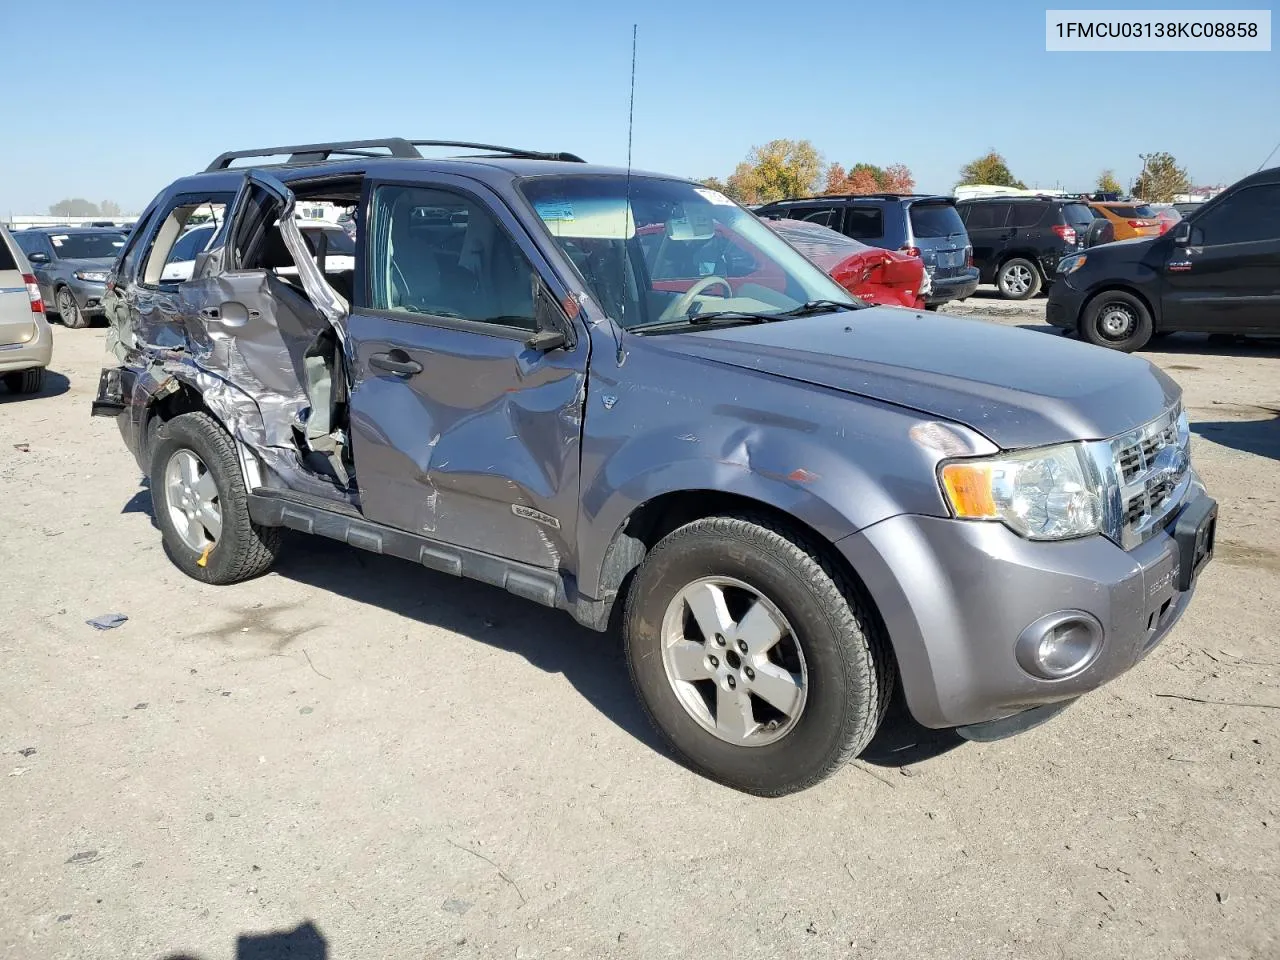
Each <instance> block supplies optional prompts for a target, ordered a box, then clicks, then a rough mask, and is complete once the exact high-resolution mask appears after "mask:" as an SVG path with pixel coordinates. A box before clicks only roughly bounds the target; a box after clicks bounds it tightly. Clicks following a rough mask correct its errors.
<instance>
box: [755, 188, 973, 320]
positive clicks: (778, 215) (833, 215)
mask: <svg viewBox="0 0 1280 960" xmlns="http://www.w3.org/2000/svg"><path fill="white" fill-rule="evenodd" d="M755 214H756V216H758V217H764V218H765V219H767V220H779V219H783V218H785V219H788V220H807V221H809V222H810V223H820V224H822V225H823V226H824V227H830V228H831V229H832V230H838V231H840V232H841V233H843V234H844V235H845V236H847V237H852V238H853V239H854V240H859V241H861V242H862V243H865V244H868V245H869V246H873V247H881V248H883V249H885V250H897V251H898V252H899V253H907V254H910V255H912V256H915V257H919V258H920V259H921V260H923V261H924V267H925V270H927V271H928V273H929V277H930V279H931V280H932V282H933V283H932V285H933V289H932V291H931V292H930V293H929V294H928V295H927V296H926V297H925V303H926V304H927V305H928V306H929V308H930V309H936V308H937V307H938V306H939V305H941V304H943V303H946V302H947V301H948V300H963V299H964V298H965V297H967V296H970V295H971V294H972V293H973V291H975V290H977V289H978V271H977V270H976V269H974V266H973V248H972V246H971V245H970V243H969V237H968V235H967V234H966V233H965V230H964V224H963V223H961V222H960V217H959V216H957V215H956V210H955V200H953V199H952V198H951V197H937V196H925V195H904V194H896V193H883V194H881V193H877V194H871V195H868V196H857V197H850V196H842V197H810V198H808V199H801V200H778V201H776V202H774V203H768V204H765V205H764V206H762V207H757V208H756V209H755Z"/></svg>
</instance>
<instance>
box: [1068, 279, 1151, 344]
mask: <svg viewBox="0 0 1280 960" xmlns="http://www.w3.org/2000/svg"><path fill="white" fill-rule="evenodd" d="M1151 334H1152V323H1151V312H1150V311H1149V310H1147V305H1146V304H1145V303H1143V302H1142V301H1141V300H1139V299H1138V298H1137V297H1135V296H1134V295H1133V294H1131V293H1125V292H1124V291H1123V290H1107V291H1104V292H1103V293H1100V294H1098V296H1096V297H1094V298H1093V299H1092V300H1091V301H1089V305H1088V306H1087V307H1085V311H1084V315H1083V316H1082V317H1081V318H1080V335H1081V336H1083V337H1084V338H1085V339H1086V340H1088V341H1089V342H1090V343H1092V344H1095V345H1097V346H1099V347H1109V348H1111V349H1112V350H1122V351H1124V352H1125V353H1132V352H1133V351H1135V350H1141V349H1142V348H1143V347H1145V346H1146V345H1147V343H1148V341H1150V340H1151Z"/></svg>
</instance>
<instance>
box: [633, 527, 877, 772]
mask: <svg viewBox="0 0 1280 960" xmlns="http://www.w3.org/2000/svg"><path fill="white" fill-rule="evenodd" d="M707 597H710V598H712V599H711V601H710V602H708V601H707ZM716 597H719V598H720V599H719V600H716V599H715V598H716ZM761 598H763V601H764V602H763V603H762V602H761ZM695 608H696V609H697V610H698V611H700V612H697V613H695ZM708 611H715V618H711V617H709V615H708ZM762 611H763V612H762ZM708 622H709V623H710V624H711V626H707V627H704V623H708ZM717 624H723V626H719V625H717ZM624 635H625V644H626V653H627V665H628V667H629V669H630V671H631V678H632V681H633V682H634V684H635V687H636V691H637V693H638V695H639V698H640V702H641V704H642V705H643V706H644V709H645V711H646V712H647V714H648V715H649V719H650V720H651V721H652V722H653V724H654V726H655V727H656V728H657V729H658V732H659V733H660V734H661V735H662V736H663V737H664V738H665V739H666V741H667V742H668V743H669V744H670V745H671V747H672V748H673V749H674V750H675V751H676V753H678V754H679V756H680V757H681V759H682V760H683V761H684V762H685V763H686V764H687V765H688V766H689V767H691V768H692V769H694V770H696V771H697V772H699V773H701V774H703V775H704V776H707V777H709V778H711V779H712V780H716V781H719V782H720V783H723V784H726V785H727V786H730V787H734V788H735V789H738V790H743V791H746V792H748V793H754V794H758V795H760V796H769V797H773V796H781V795H783V794H787V793H792V792H794V791H797V790H803V789H804V788H806V787H809V786H811V785H813V784H815V783H817V782H818V781H819V780H821V779H823V778H824V777H826V776H828V775H829V774H831V773H832V772H833V771H834V770H836V769H837V768H838V767H840V766H841V765H842V764H843V763H845V762H846V761H847V760H849V759H850V758H852V757H854V756H856V755H857V754H858V753H859V752H860V751H861V750H862V749H863V748H864V747H865V746H866V745H867V743H868V742H869V741H870V740H871V738H872V736H873V735H874V734H875V732H876V729H877V728H878V727H879V725H880V721H881V720H882V719H883V717H884V714H885V710H886V709H887V707H888V702H889V696H890V693H891V692H892V689H893V685H894V675H895V671H894V660H893V656H892V654H891V652H890V651H889V647H888V643H887V642H886V640H885V637H884V633H883V629H882V628H881V626H880V625H879V621H878V620H877V618H876V617H875V616H874V614H872V613H871V612H870V611H869V610H868V609H867V608H866V607H864V606H863V604H862V601H861V600H860V599H859V597H858V595H857V593H856V592H855V590H854V589H853V587H852V585H851V584H850V583H849V582H848V581H847V580H846V579H845V577H844V576H843V575H842V574H841V572H840V571H839V570H838V569H836V568H835V567H834V566H832V565H831V564H830V563H828V562H827V561H826V560H825V559H824V558H823V557H822V555H821V554H820V553H819V552H818V551H816V550H814V549H812V548H810V547H808V546H806V545H805V544H804V543H803V541H802V540H801V539H799V538H797V537H796V536H795V535H794V534H793V533H791V532H789V531H784V530H783V529H782V528H780V527H778V526H777V525H775V524H774V523H773V522H772V521H770V520H767V519H762V518H758V517H710V518H706V519H702V520H696V521H694V522H693V523H690V524H688V525H686V526H683V527H681V528H679V529H678V530H676V531H675V532H674V533H672V534H670V535H669V536H667V537H666V538H664V539H663V540H662V542H660V543H659V544H658V545H657V546H656V547H654V548H653V550H652V551H650V553H649V555H648V556H647V557H646V558H645V560H644V562H643V563H642V564H641V566H640V569H639V571H638V572H637V574H636V577H635V582H634V584H633V585H632V587H631V590H630V592H629V593H628V596H627V606H626V615H625V627H624ZM775 636H776V637H777V638H778V639H776V640H774V639H772V638H773V637H775ZM722 641H723V642H722ZM740 641H741V643H740ZM744 644H745V645H744ZM739 651H741V652H740V653H739ZM753 667H754V671H755V672H752V668H753ZM704 674H705V675H704ZM735 681H736V682H735Z"/></svg>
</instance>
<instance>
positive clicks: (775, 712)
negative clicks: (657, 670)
mask: <svg viewBox="0 0 1280 960" xmlns="http://www.w3.org/2000/svg"><path fill="white" fill-rule="evenodd" d="M662 661H663V665H664V667H665V668H666V675H667V680H668V681H669V682H670V684H671V688H672V690H674V691H675V694H676V697H677V698H678V700H679V701H680V704H681V706H683V707H684V709H685V711H686V712H687V713H688V714H689V716H691V717H692V718H693V719H694V720H695V721H697V723H698V724H699V725H700V726H701V727H702V728H703V729H705V730H707V731H708V732H710V733H712V734H714V735H715V736H717V737H719V738H720V739H721V740H724V741H727V742H728V743H732V744H734V745H736V746H744V747H754V746H764V745H765V744H769V743H773V742H775V741H777V740H779V739H781V738H782V737H784V736H786V735H787V734H788V733H789V732H790V731H791V730H792V729H794V728H795V725H796V723H797V722H798V721H799V719H800V716H801V714H802V713H803V712H804V706H805V700H806V697H807V694H808V689H809V683H808V669H807V666H806V664H805V658H804V652H803V650H801V648H800V644H799V642H798V641H797V639H796V635H795V633H794V631H793V630H792V628H791V625H790V624H789V623H788V622H787V618H786V617H785V616H784V615H783V614H782V612H781V611H780V610H779V609H778V607H777V606H776V605H775V604H774V603H773V602H772V601H771V600H769V598H768V597H766V596H765V595H764V594H763V593H761V592H760V591H759V590H757V589H756V588H755V587H752V586H750V585H748V584H746V583H743V582H742V581H741V580H736V579H734V578H732V577H703V578H701V579H698V580H695V581H694V582H693V583H690V584H689V585H688V586H686V587H685V588H684V589H683V590H681V591H680V592H679V593H678V594H676V596H675V597H674V598H673V599H672V601H671V602H670V604H668V606H667V610H666V613H665V614H664V616H663V621H662Z"/></svg>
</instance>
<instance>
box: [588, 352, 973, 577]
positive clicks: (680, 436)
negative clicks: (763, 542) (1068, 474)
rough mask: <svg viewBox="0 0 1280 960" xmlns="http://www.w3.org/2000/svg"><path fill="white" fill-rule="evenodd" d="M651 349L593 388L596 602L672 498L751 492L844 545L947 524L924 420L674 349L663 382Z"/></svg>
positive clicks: (591, 569)
mask: <svg viewBox="0 0 1280 960" xmlns="http://www.w3.org/2000/svg"><path fill="white" fill-rule="evenodd" d="M639 354H640V351H639V350H636V351H635V352H633V354H632V356H631V358H630V359H629V361H628V367H629V368H631V369H630V371H629V372H630V374H631V376H630V378H629V380H628V381H627V382H625V383H622V382H618V381H613V382H611V383H602V382H601V378H599V377H598V376H597V377H593V382H592V384H591V386H590V388H589V390H588V396H589V397H590V400H589V402H588V404H587V413H586V418H585V423H584V430H583V454H582V486H581V490H582V497H581V503H582V512H581V516H580V520H579V535H578V556H579V564H578V569H577V571H576V572H577V577H578V583H579V585H580V587H581V589H582V590H583V591H584V593H586V594H587V595H588V596H600V595H601V594H600V593H599V592H598V591H599V590H600V588H601V583H602V570H603V569H604V566H605V557H606V556H607V553H608V550H609V546H610V544H611V543H612V542H613V540H614V538H615V537H616V536H617V534H618V532H619V531H620V530H621V529H622V527H623V526H624V524H625V523H626V521H627V519H628V518H629V517H630V516H631V515H632V514H633V513H634V512H635V511H636V510H637V509H639V508H640V507H642V506H643V505H645V504H646V503H649V502H651V501H653V500H654V499H655V498H658V497H662V496H664V495H667V494H672V493H678V492H694V491H696V492H705V491H710V492H719V493H725V494H732V495H735V496H738V497H745V498H748V499H750V500H754V501H756V502H758V503H761V504H765V505H767V506H769V507H772V508H774V509H776V510H780V511H783V512H784V513H786V514H788V515H789V516H792V517H794V518H795V519H796V520H798V521H800V522H801V523H803V524H804V525H805V526H807V527H809V528H811V529H812V530H814V531H815V532H817V533H818V534H819V535H820V536H822V537H824V538H825V539H826V540H827V541H828V542H831V543H834V542H835V541H837V540H839V539H841V538H842V537H846V536H848V535H849V534H851V533H854V532H856V531H857V530H860V529H862V528H863V527H866V526H868V525H870V524H873V523H876V522H878V521H880V520H883V519H885V518H887V517H891V516H895V515H897V514H899V513H917V514H923V515H933V516H947V515H948V511H947V509H946V507H945V505H944V504H943V502H942V496H941V491H940V490H939V488H938V483H937V480H936V467H937V462H938V460H939V459H941V457H942V456H943V455H944V454H942V453H940V452H939V451H937V450H931V449H928V448H927V447H925V446H923V445H921V444H920V443H918V442H913V440H912V439H911V430H912V428H913V427H916V426H918V425H920V424H922V423H923V422H925V419H924V418H923V417H922V416H921V415H920V414H918V413H915V412H914V411H910V410H905V409H903V408H900V407H895V406H892V405H889V404H884V403H879V402H877V401H870V400H866V399H864V398H859V397H852V396H849V395H848V394H844V393H840V392H838V391H835V390H830V389H826V388H822V387H814V386H811V385H807V384H797V383H796V382H794V381H789V380H784V379H781V378H776V377H772V376H770V375H767V374H760V373H756V372H754V371H745V370H740V369H733V368H728V367H725V366H723V365H719V364H711V363H705V362H701V361H697V360H690V359H679V360H677V359H675V358H674V357H673V356H672V355H670V354H668V355H666V356H664V357H662V358H661V362H662V366H663V369H662V370H661V375H659V373H658V372H657V371H650V370H649V369H647V366H648V365H647V362H646V361H647V358H645V357H643V356H641V355H639ZM673 368H679V369H673ZM707 397H717V398H723V401H722V402H709V401H708V400H707V399H706V398H707ZM610 401H612V403H610ZM783 411H785V412H783ZM947 429H952V428H947ZM954 430H955V432H956V434H957V436H958V437H959V436H972V437H973V438H974V442H975V443H978V442H980V443H982V444H986V446H990V444H989V443H988V442H987V441H985V440H982V439H981V438H978V437H977V435H976V434H972V432H971V431H966V430H965V429H964V428H954ZM957 442H959V440H957ZM975 452H977V451H976V449H975ZM953 455H954V451H953Z"/></svg>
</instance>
